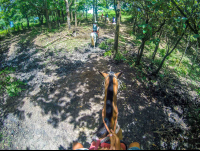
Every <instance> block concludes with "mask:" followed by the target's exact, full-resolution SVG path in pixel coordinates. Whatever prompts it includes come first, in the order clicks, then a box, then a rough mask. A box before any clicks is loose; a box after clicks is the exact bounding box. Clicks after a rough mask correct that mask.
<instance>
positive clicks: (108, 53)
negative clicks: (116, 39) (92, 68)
mask: <svg viewBox="0 0 200 151" xmlns="http://www.w3.org/2000/svg"><path fill="white" fill-rule="evenodd" d="M111 55H112V50H109V51H107V52H105V53H104V57H106V56H109V57H110V56H111Z"/></svg>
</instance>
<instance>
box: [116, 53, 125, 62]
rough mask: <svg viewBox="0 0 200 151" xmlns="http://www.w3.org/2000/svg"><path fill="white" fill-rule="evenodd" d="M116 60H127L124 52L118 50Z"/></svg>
mask: <svg viewBox="0 0 200 151" xmlns="http://www.w3.org/2000/svg"><path fill="white" fill-rule="evenodd" d="M114 60H115V61H118V62H121V61H125V60H126V58H125V57H124V56H123V54H121V53H120V52H118V53H117V54H116V56H115V58H114Z"/></svg>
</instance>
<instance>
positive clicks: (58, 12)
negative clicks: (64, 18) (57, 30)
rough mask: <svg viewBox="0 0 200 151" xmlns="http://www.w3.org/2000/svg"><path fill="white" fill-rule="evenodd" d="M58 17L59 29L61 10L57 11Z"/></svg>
mask: <svg viewBox="0 0 200 151" xmlns="http://www.w3.org/2000/svg"><path fill="white" fill-rule="evenodd" d="M57 16H58V18H57V20H58V27H60V10H59V9H57Z"/></svg>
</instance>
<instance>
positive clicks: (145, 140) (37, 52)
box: [0, 32, 188, 150]
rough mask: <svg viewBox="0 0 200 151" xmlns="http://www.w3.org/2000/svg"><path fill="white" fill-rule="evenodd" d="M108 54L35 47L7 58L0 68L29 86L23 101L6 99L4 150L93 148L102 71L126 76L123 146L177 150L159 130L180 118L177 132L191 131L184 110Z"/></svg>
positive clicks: (120, 96)
mask: <svg viewBox="0 0 200 151" xmlns="http://www.w3.org/2000/svg"><path fill="white" fill-rule="evenodd" d="M105 36H106V35H101V38H100V41H99V42H102V41H104V40H106V37H105ZM108 36H110V37H112V36H113V33H112V32H110V34H108V33H107V37H108ZM12 47H14V46H12ZM103 53H104V51H103V50H101V49H99V48H98V47H97V48H96V49H93V48H91V47H90V45H86V46H84V47H81V48H77V49H76V50H75V51H74V52H73V53H71V52H67V51H63V50H60V51H58V52H55V51H53V50H47V51H44V50H43V48H41V47H40V46H38V45H35V44H34V43H30V44H29V45H28V47H26V48H25V47H21V46H16V49H14V51H13V52H12V53H10V54H9V53H4V54H3V55H2V56H1V58H4V59H2V61H1V67H5V66H13V67H16V68H17V70H16V73H15V76H16V77H17V78H18V79H20V80H22V81H24V82H26V83H27V85H26V86H25V89H26V90H25V91H23V92H22V93H21V94H20V96H18V97H12V98H9V97H1V100H2V102H3V103H2V105H1V109H2V110H3V116H2V117H3V120H4V121H3V123H4V124H3V129H2V131H3V135H4V142H3V143H2V142H1V146H0V148H1V149H31V150H32V149H37V150H38V149H61V150H62V149H71V147H72V143H73V141H79V142H81V143H83V145H84V146H85V147H89V144H90V143H91V136H92V135H93V133H94V132H95V130H96V129H97V127H98V126H99V124H100V123H101V109H102V106H103V86H102V82H103V78H102V77H101V76H100V74H99V73H98V71H103V72H108V71H109V69H110V67H112V71H114V72H119V71H122V72H123V76H122V77H121V78H120V80H121V81H122V84H123V89H120V91H119V94H118V101H117V105H118V109H119V117H118V122H119V125H120V126H121V129H122V131H123V136H124V139H123V140H124V141H125V142H126V143H127V144H128V145H129V144H130V143H131V142H133V141H137V142H139V143H140V144H141V146H142V148H143V149H169V148H171V149H175V148H177V144H178V142H177V140H176V139H174V141H173V142H172V141H171V142H170V143H169V141H168V140H166V139H165V137H164V136H162V137H161V135H160V133H161V132H160V133H159V131H158V130H159V129H161V128H162V129H164V128H166V129H167V128H170V127H166V125H169V124H166V123H168V121H169V120H174V117H175V116H176V119H178V120H179V122H177V123H176V124H177V126H178V127H182V128H183V129H187V128H188V127H187V125H186V124H185V123H184V122H183V119H182V118H181V115H180V114H179V112H182V110H181V109H180V106H178V105H177V106H175V107H176V108H177V109H173V111H176V113H175V112H173V114H171V113H172V109H171V108H168V107H166V106H165V105H163V102H162V101H160V100H159V98H158V97H157V96H154V95H153V94H152V92H151V89H147V88H146V85H145V83H142V82H141V81H138V80H137V79H135V77H136V76H137V73H136V71H135V69H134V68H130V67H129V66H128V65H126V64H124V63H121V64H118V65H117V64H115V63H114V62H113V61H111V60H110V59H109V58H108V57H103ZM168 115H172V116H168ZM170 118H171V119H170ZM178 124H179V125H178ZM165 135H166V134H165ZM2 144H3V145H2Z"/></svg>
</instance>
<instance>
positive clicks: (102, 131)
mask: <svg viewBox="0 0 200 151" xmlns="http://www.w3.org/2000/svg"><path fill="white" fill-rule="evenodd" d="M99 73H100V74H101V75H102V76H103V77H104V79H105V81H104V86H105V97H104V106H103V111H102V112H103V113H102V117H104V119H103V120H104V121H105V123H106V125H107V126H108V128H109V129H112V130H115V121H116V120H117V116H118V109H117V91H118V85H119V84H118V78H119V77H120V76H121V75H122V72H118V73H114V72H109V73H103V72H99ZM95 134H96V135H95V136H94V137H93V139H94V140H95V139H97V138H98V139H101V138H104V137H105V136H107V135H108V131H107V129H106V127H105V125H104V123H102V124H101V126H100V127H99V128H98V130H97V132H96V133H95Z"/></svg>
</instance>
